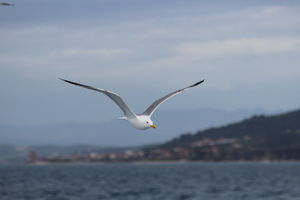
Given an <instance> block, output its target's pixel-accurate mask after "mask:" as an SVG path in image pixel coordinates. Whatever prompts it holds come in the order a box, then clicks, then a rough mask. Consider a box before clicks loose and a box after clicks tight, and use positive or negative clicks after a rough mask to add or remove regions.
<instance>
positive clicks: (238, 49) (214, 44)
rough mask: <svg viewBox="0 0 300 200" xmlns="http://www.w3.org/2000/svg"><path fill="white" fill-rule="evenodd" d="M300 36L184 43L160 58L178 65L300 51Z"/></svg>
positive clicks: (161, 62) (167, 62) (166, 62)
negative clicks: (231, 57) (169, 54)
mask: <svg viewBox="0 0 300 200" xmlns="http://www.w3.org/2000/svg"><path fill="white" fill-rule="evenodd" d="M299 47H300V38H298V37H295V38H285V37H271V38H241V39H228V40H222V41H210V42H201V43H184V44H180V45H178V46H176V47H175V48H174V49H173V52H174V53H173V55H172V56H171V57H169V58H165V59H162V60H159V61H158V63H160V64H164V65H176V64H178V63H182V62H192V61H197V60H203V59H214V58H217V57H222V56H247V55H262V54H274V53H285V52H289V51H299Z"/></svg>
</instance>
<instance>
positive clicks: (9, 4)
mask: <svg viewBox="0 0 300 200" xmlns="http://www.w3.org/2000/svg"><path fill="white" fill-rule="evenodd" d="M0 5H1V6H14V5H15V4H12V3H5V2H0Z"/></svg>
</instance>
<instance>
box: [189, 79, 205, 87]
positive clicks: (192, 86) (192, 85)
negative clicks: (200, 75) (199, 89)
mask: <svg viewBox="0 0 300 200" xmlns="http://www.w3.org/2000/svg"><path fill="white" fill-rule="evenodd" d="M204 80H205V79H203V80H202V81H199V82H197V83H195V84H194V85H192V87H195V86H197V85H199V84H201V83H203V82H204Z"/></svg>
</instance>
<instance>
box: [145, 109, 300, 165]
mask: <svg viewBox="0 0 300 200" xmlns="http://www.w3.org/2000/svg"><path fill="white" fill-rule="evenodd" d="M156 149H160V150H161V151H162V150H164V151H168V152H171V153H172V152H174V151H178V152H181V153H184V152H185V154H182V157H181V158H182V159H188V160H257V159H258V160H261V159H267V160H300V110H297V111H294V112H289V113H285V114H281V115H274V116H263V115H259V116H254V117H251V118H249V119H246V120H243V121H241V122H238V123H232V124H229V125H226V126H222V127H219V128H209V129H206V130H204V131H198V132H196V133H195V134H184V135H181V136H180V137H177V138H175V139H173V140H171V141H169V142H166V143H164V144H162V145H160V146H159V147H158V148H156ZM151 151H152V152H153V150H149V152H151ZM175 154H176V153H175ZM175 154H174V155H173V156H175ZM179 154H180V153H179ZM177 157H178V155H177ZM179 157H180V156H179Z"/></svg>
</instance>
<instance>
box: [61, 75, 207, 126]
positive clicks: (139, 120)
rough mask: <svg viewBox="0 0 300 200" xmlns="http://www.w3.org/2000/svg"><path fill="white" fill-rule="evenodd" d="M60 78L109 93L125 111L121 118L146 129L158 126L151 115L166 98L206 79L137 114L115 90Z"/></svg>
mask: <svg viewBox="0 0 300 200" xmlns="http://www.w3.org/2000/svg"><path fill="white" fill-rule="evenodd" d="M59 79H60V80H62V81H65V82H67V83H70V84H73V85H77V86H80V87H83V88H86V89H90V90H95V91H97V92H101V93H103V94H105V95H107V96H108V97H109V98H111V99H112V100H113V101H114V102H115V103H116V104H117V105H118V106H119V107H120V109H121V110H122V111H123V113H124V117H120V118H119V119H124V120H127V121H128V122H129V123H130V124H131V125H132V126H133V127H134V128H136V129H140V130H146V129H148V128H156V125H154V124H153V121H152V120H151V116H152V114H153V113H154V111H155V110H156V109H157V107H158V106H159V105H160V104H161V103H163V102H165V101H166V100H168V99H169V98H171V97H173V96H175V95H177V94H180V93H181V92H183V91H185V90H188V89H190V88H192V87H195V86H197V85H199V84H200V83H203V82H204V80H202V81H199V82H197V83H194V84H193V85H190V86H188V87H185V88H182V89H180V90H176V91H175V92H171V93H169V94H167V95H166V96H164V97H162V98H160V99H158V100H156V101H154V102H153V103H152V104H151V105H150V106H149V107H148V108H147V109H146V110H145V111H144V112H143V113H142V114H136V113H135V112H133V110H132V109H131V108H130V107H129V106H128V105H127V104H126V103H125V102H124V100H123V99H122V98H121V97H120V96H119V95H118V94H116V93H114V92H111V91H108V90H104V89H100V88H95V87H92V86H88V85H83V84H80V83H76V82H72V81H68V80H65V79H61V78H59Z"/></svg>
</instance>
